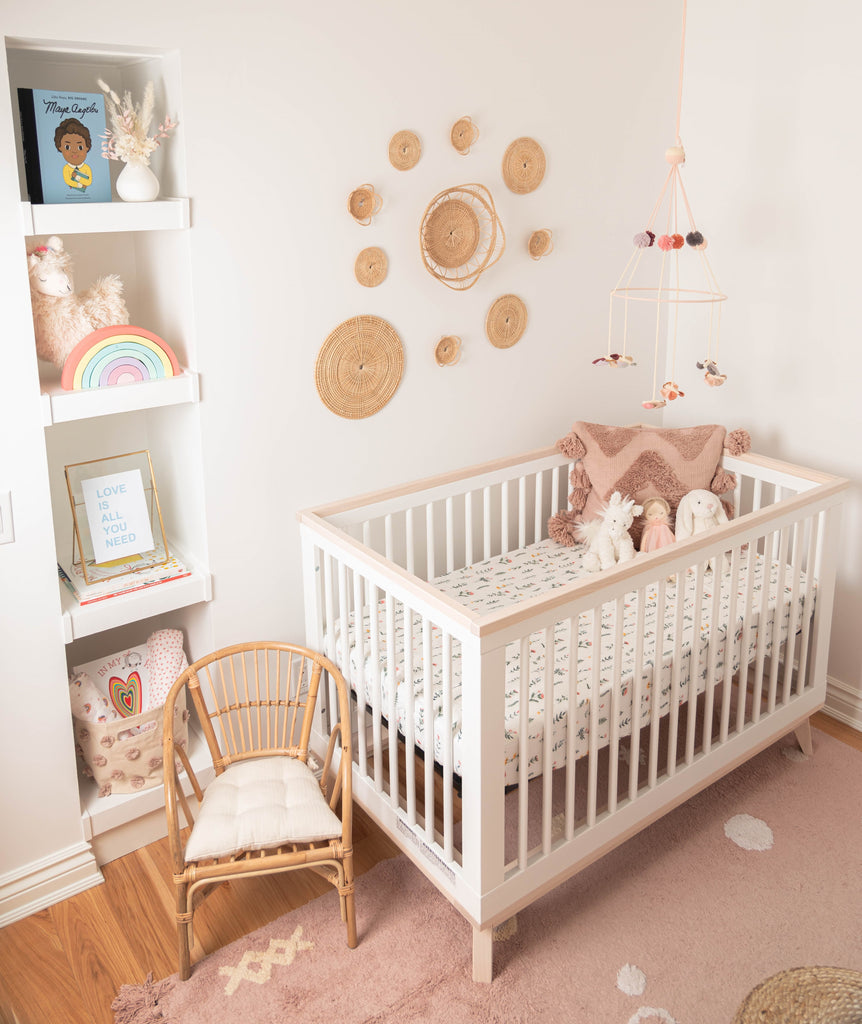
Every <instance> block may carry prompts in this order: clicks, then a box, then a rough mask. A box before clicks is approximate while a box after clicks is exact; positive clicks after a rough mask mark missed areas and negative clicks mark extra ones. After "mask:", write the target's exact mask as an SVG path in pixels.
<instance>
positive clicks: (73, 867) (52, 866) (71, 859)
mask: <svg viewBox="0 0 862 1024" xmlns="http://www.w3.org/2000/svg"><path fill="white" fill-rule="evenodd" d="M103 881H104V879H103V878H102V873H101V872H100V871H99V868H98V865H97V864H96V858H95V856H94V855H93V851H92V850H91V849H90V844H89V843H76V844H75V845H74V846H67V847H66V848H65V849H63V850H58V851H57V852H56V853H54V854H52V855H51V856H50V857H43V858H41V859H40V860H37V861H31V862H30V863H29V864H25V865H24V867H23V868H18V869H17V870H15V871H9V872H7V873H6V874H5V875H2V876H0V928H3V927H5V926H6V925H7V924H12V922H13V921H20V920H21V919H22V918H24V917H29V916H30V914H35V913H36V912H37V911H39V910H44V909H45V907H50V906H53V904H55V903H59V902H60V901H61V900H65V899H68V898H69V897H70V896H75V895H76V894H77V893H79V892H84V890H85V889H91V888H92V887H93V886H94V885H99V884H101V883H102V882H103Z"/></svg>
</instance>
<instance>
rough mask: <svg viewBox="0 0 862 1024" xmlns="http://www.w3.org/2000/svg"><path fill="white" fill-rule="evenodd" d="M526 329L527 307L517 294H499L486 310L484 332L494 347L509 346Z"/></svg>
mask: <svg viewBox="0 0 862 1024" xmlns="http://www.w3.org/2000/svg"><path fill="white" fill-rule="evenodd" d="M526 329H527V307H526V305H525V304H524V300H523V299H520V298H518V296H517V295H501V296H500V298H499V299H497V300H496V301H495V302H494V303H493V304H492V306H491V308H490V309H489V310H488V315H487V317H486V318H485V333H486V334H487V335H488V341H490V342H491V344H492V345H493V346H494V348H511V347H512V346H513V345H514V344H515V343H516V342H518V341H520V340H521V338H522V336H523V334H524V331H525V330H526Z"/></svg>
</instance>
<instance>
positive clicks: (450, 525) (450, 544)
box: [446, 496, 455, 572]
mask: <svg viewBox="0 0 862 1024" xmlns="http://www.w3.org/2000/svg"><path fill="white" fill-rule="evenodd" d="M454 568H455V522H454V510H453V507H452V498H451V496H450V497H448V498H447V499H446V572H452V570H453V569H454Z"/></svg>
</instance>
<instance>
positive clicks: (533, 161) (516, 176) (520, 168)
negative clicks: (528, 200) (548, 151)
mask: <svg viewBox="0 0 862 1024" xmlns="http://www.w3.org/2000/svg"><path fill="white" fill-rule="evenodd" d="M544 176H545V151H544V150H543V149H542V147H541V146H540V145H539V143H538V142H536V140H535V139H530V138H526V137H524V138H520V139H515V141H514V142H513V143H511V145H510V146H509V148H508V149H507V150H506V152H505V154H504V155H503V181H505V182H506V185H507V186H508V187H509V188H510V189H511V190H512V191H513V192H517V193H518V194H519V195H523V194H524V193H526V192H532V191H533V189H535V188H538V187H539V185H541V183H542V178H544Z"/></svg>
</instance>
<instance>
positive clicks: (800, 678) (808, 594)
mask: <svg viewBox="0 0 862 1024" xmlns="http://www.w3.org/2000/svg"><path fill="white" fill-rule="evenodd" d="M815 522H817V523H818V524H822V522H823V520H822V519H821V518H819V517H815V516H812V517H810V518H809V519H808V557H807V559H806V562H805V598H804V600H803V603H802V636H801V638H800V641H799V668H798V669H797V677H796V678H797V682H796V692H797V693H802V691H803V690H804V689H805V678H806V672H807V670H808V646H809V644H808V641H809V639H810V632H811V612H812V604H813V601H814V592H815V583H814V565H815V559H816V557H817V556H816V552H817V549H818V534H819V531H820V529H821V528H822V526H821V525H818V526H817V528H815Z"/></svg>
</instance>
